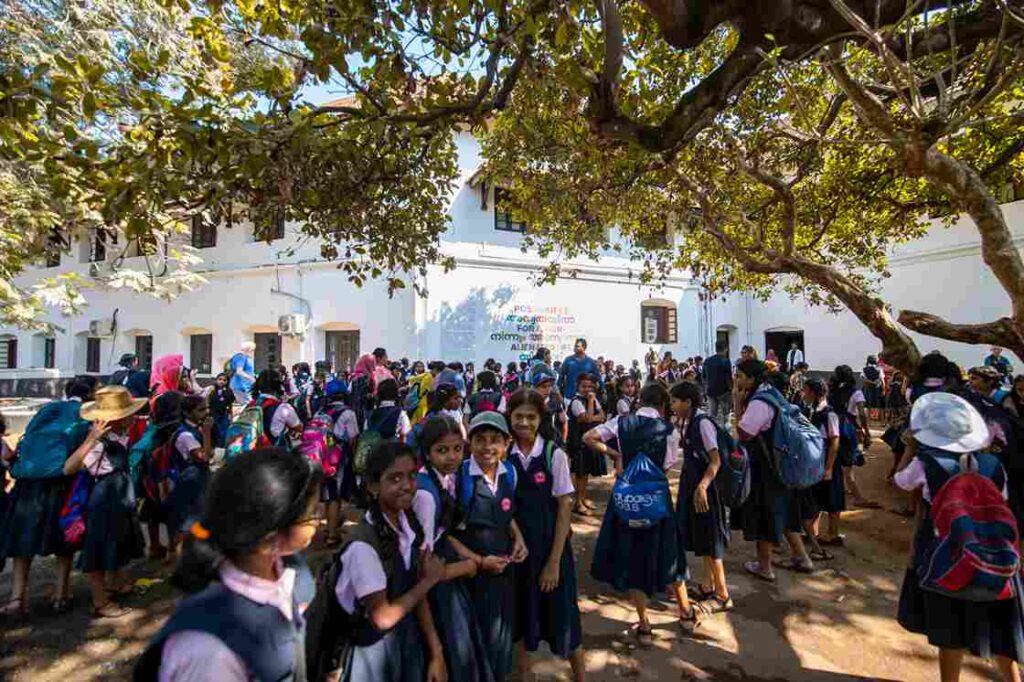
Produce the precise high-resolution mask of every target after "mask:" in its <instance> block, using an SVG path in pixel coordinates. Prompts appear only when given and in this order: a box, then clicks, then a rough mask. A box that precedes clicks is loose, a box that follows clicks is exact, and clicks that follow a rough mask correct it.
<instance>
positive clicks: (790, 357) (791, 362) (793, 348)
mask: <svg viewBox="0 0 1024 682" xmlns="http://www.w3.org/2000/svg"><path fill="white" fill-rule="evenodd" d="M803 361H804V352H803V351H802V350H800V346H798V345H797V343H796V341H794V342H793V343H792V344H791V345H790V346H789V352H788V353H786V366H785V367H784V368H783V369H785V370H786V371H787V372H792V371H793V368H794V367H796V366H797V365H799V364H800V363H801V362H803Z"/></svg>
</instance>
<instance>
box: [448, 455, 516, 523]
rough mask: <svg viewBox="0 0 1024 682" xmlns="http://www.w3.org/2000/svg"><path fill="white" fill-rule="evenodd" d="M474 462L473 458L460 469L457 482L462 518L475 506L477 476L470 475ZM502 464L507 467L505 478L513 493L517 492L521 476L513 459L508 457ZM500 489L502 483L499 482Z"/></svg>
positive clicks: (456, 488) (456, 487)
mask: <svg viewBox="0 0 1024 682" xmlns="http://www.w3.org/2000/svg"><path fill="white" fill-rule="evenodd" d="M472 461H473V459H472V458H469V459H467V460H466V461H465V462H463V463H462V466H460V467H459V475H458V478H457V479H456V481H455V490H456V492H458V494H459V505H460V506H461V507H462V517H463V518H466V516H468V515H469V510H470V507H471V506H472V504H473V492H474V490H475V488H476V480H475V479H476V478H477V477H476V476H474V475H473V474H471V473H469V466H470V463H471V462H472ZM501 464H502V465H503V466H504V467H505V476H507V477H508V482H509V485H510V486H512V491H513V492H515V489H516V487H517V486H518V483H519V475H518V472H517V471H516V466H515V464H513V463H512V458H511V457H506V458H505V459H504V460H502V462H501ZM498 485H499V487H500V485H501V482H500V481H499V482H498Z"/></svg>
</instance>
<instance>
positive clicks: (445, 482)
mask: <svg viewBox="0 0 1024 682" xmlns="http://www.w3.org/2000/svg"><path fill="white" fill-rule="evenodd" d="M430 469H431V470H433V472H434V475H435V476H437V480H438V481H439V482H440V483H441V487H442V488H444V490H445V491H446V492H447V493H448V494H449V495H452V496H454V495H455V474H448V475H447V476H446V475H444V474H442V473H441V472H440V471H438V470H437V469H435V468H434V467H430ZM420 473H421V474H427V475H428V476H429V475H430V471H428V470H427V467H425V466H423V467H420Z"/></svg>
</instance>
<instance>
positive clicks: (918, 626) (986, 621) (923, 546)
mask: <svg viewBox="0 0 1024 682" xmlns="http://www.w3.org/2000/svg"><path fill="white" fill-rule="evenodd" d="M905 440H906V444H907V447H906V449H905V452H904V454H903V457H902V459H901V461H900V464H899V471H898V472H897V473H896V476H895V479H894V480H895V483H896V485H897V486H899V487H900V488H902V489H903V490H907V491H917V490H920V491H921V492H922V497H923V503H922V509H923V513H922V514H921V515H920V516H919V519H920V520H919V523H918V527H917V530H916V532H915V535H914V555H913V560H912V562H911V565H910V567H908V568H907V572H906V574H905V576H904V578H903V587H902V589H901V590H900V603H899V611H898V615H897V620H898V621H899V623H900V625H902V626H903V627H904V629H906V630H908V631H910V632H914V633H918V634H923V635H926V636H927V637H928V642H929V643H930V644H932V645H933V646H936V647H938V648H939V674H940V676H941V679H942V680H943V681H944V682H955V681H956V680H958V679H960V669H961V667H962V665H963V658H964V654H965V653H966V652H967V651H970V652H971V653H972V654H973V655H975V656H981V657H983V658H989V659H992V658H994V659H995V663H996V667H997V668H998V670H999V672H1000V674H1001V676H1002V678H1003V679H1004V680H1007V682H1010V681H1013V682H1016V681H1017V680H1020V679H1021V677H1020V669H1019V664H1020V663H1021V662H1022V661H1024V590H1022V586H1021V580H1020V575H1019V573H1018V574H1017V576H1016V577H1014V579H1013V585H1012V587H1013V595H1012V597H1010V598H1009V599H1001V600H996V601H971V600H968V599H963V598H958V597H957V596H956V595H955V594H943V593H941V592H937V591H933V590H926V589H924V588H922V587H921V585H920V582H919V581H920V575H921V574H920V573H919V570H920V569H921V568H922V567H923V566H924V564H925V563H926V561H927V556H928V554H929V550H930V548H931V545H932V543H934V542H935V541H936V532H935V523H934V520H933V518H932V508H931V501H932V499H933V498H934V497H935V495H936V494H937V493H938V492H939V488H941V483H940V481H942V480H943V478H944V477H946V476H949V475H952V474H955V473H958V472H959V471H960V470H961V466H962V465H963V464H964V463H965V460H964V459H963V457H964V456H965V455H966V456H967V457H968V460H973V464H974V465H976V467H977V472H978V473H979V474H981V475H982V476H985V477H986V478H989V479H991V480H992V481H993V482H994V483H995V484H996V486H997V487H998V488H999V489H1000V490H1002V491H1003V495H1004V497H1005V496H1006V472H1005V470H1004V469H1003V467H1002V465H1001V464H1000V463H999V460H998V458H997V457H995V456H994V455H991V454H988V453H978V451H979V450H982V449H983V448H985V447H986V446H987V444H988V442H989V440H990V433H989V429H988V427H987V426H986V424H985V420H984V418H983V417H982V416H981V414H980V413H979V412H978V411H977V410H976V409H974V407H972V406H971V405H970V404H969V403H968V402H967V401H966V400H964V399H962V398H960V397H959V396H954V395H952V394H949V393H942V392H935V393H930V394H927V395H924V396H922V397H920V398H919V399H917V400H915V401H914V404H913V406H912V409H911V413H910V429H909V430H908V432H907V435H906V436H905ZM970 453H976V454H973V455H972V454H970ZM940 473H941V474H943V475H944V476H940V475H939V474H940ZM937 484H938V485H937ZM933 486H936V487H933Z"/></svg>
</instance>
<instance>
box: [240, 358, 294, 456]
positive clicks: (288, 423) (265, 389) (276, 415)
mask: <svg viewBox="0 0 1024 682" xmlns="http://www.w3.org/2000/svg"><path fill="white" fill-rule="evenodd" d="M252 396H253V400H254V401H255V402H256V404H257V405H260V406H261V408H262V410H263V432H264V433H266V434H267V438H269V440H270V443H271V445H275V446H281V447H284V448H290V447H291V440H290V436H296V437H298V435H299V433H300V431H301V430H302V420H300V419H299V415H298V413H297V412H296V411H295V408H294V407H292V406H291V405H289V404H288V403H286V402H284V399H285V384H284V377H282V376H281V373H280V372H279V371H277V370H275V369H265V370H263V371H262V372H260V374H259V376H258V377H256V382H255V383H254V384H253V385H252Z"/></svg>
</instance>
